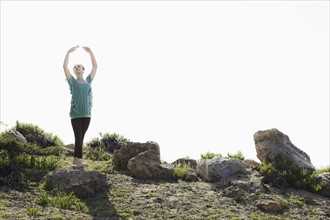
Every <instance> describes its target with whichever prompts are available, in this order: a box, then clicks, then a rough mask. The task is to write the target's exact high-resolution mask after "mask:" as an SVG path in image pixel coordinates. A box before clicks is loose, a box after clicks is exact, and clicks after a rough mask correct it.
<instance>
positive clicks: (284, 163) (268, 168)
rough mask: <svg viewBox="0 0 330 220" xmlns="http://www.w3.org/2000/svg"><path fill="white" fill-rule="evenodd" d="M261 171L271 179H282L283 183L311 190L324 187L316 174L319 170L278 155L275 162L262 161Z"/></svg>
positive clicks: (318, 189)
mask: <svg viewBox="0 0 330 220" xmlns="http://www.w3.org/2000/svg"><path fill="white" fill-rule="evenodd" d="M260 172H261V173H262V174H263V175H265V176H266V177H269V178H270V179H271V180H276V179H282V180H284V182H283V181H282V182H283V185H287V186H288V187H294V188H298V189H305V190H309V191H311V192H318V191H320V190H321V189H322V187H323V183H320V182H319V181H318V180H317V178H316V176H317V174H318V173H317V172H315V171H311V170H308V169H303V168H300V167H298V166H297V164H296V163H294V162H291V161H288V160H286V159H285V158H283V157H276V158H275V160H274V162H273V163H269V162H262V164H261V166H260Z"/></svg>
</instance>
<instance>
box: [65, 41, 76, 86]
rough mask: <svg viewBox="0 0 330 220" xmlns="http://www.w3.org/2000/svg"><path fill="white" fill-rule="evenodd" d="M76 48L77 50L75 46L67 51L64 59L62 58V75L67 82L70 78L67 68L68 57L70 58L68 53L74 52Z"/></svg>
mask: <svg viewBox="0 0 330 220" xmlns="http://www.w3.org/2000/svg"><path fill="white" fill-rule="evenodd" d="M77 48H78V46H75V47H72V48H71V49H70V50H68V52H67V53H66V55H65V58H64V63H63V69H64V74H65V77H66V79H67V80H69V79H70V77H71V73H70V70H69V68H68V63H69V56H70V53H72V52H73V51H75V50H76V49H77Z"/></svg>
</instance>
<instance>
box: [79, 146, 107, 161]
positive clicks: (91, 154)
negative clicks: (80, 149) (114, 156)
mask: <svg viewBox="0 0 330 220" xmlns="http://www.w3.org/2000/svg"><path fill="white" fill-rule="evenodd" d="M84 157H85V158H87V159H90V160H93V161H107V160H110V159H111V156H110V154H109V153H107V151H106V150H105V148H104V147H96V148H92V147H87V148H86V150H85V153H84Z"/></svg>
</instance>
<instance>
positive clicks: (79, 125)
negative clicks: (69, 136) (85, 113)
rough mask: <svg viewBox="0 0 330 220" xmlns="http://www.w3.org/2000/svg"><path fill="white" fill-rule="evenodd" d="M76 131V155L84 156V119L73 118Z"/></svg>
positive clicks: (74, 130) (73, 126)
mask: <svg viewBox="0 0 330 220" xmlns="http://www.w3.org/2000/svg"><path fill="white" fill-rule="evenodd" d="M71 124H72V128H73V132H74V139H75V143H74V157H77V158H82V133H83V132H82V120H81V118H74V119H71Z"/></svg>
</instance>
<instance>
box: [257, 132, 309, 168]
mask: <svg viewBox="0 0 330 220" xmlns="http://www.w3.org/2000/svg"><path fill="white" fill-rule="evenodd" d="M254 142H255V146H256V151H257V157H258V159H259V160H260V161H261V162H263V161H266V162H270V163H272V162H274V160H275V158H276V157H281V158H285V159H286V160H287V161H289V162H293V163H295V164H296V165H297V166H298V167H299V168H305V169H308V170H315V167H314V166H313V164H312V163H311V161H310V158H309V156H308V155H307V154H306V153H305V152H303V151H302V150H300V149H299V148H297V147H296V146H295V145H293V144H292V143H291V141H290V139H289V137H288V136H287V135H285V134H283V133H282V132H280V131H279V130H277V129H270V130H265V131H258V132H256V133H255V134H254Z"/></svg>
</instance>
